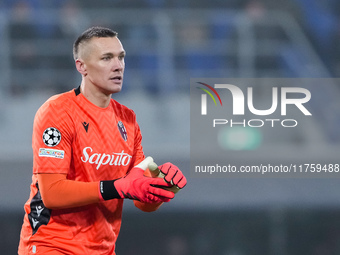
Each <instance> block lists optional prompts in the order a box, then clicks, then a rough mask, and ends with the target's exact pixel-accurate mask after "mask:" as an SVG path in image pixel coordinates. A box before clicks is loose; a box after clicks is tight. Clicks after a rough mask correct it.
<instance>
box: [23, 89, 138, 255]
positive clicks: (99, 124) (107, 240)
mask: <svg viewBox="0 0 340 255" xmlns="http://www.w3.org/2000/svg"><path fill="white" fill-rule="evenodd" d="M32 140H33V143H32V144H33V145H32V147H33V176H32V184H31V193H30V197H29V199H28V201H27V202H26V204H25V207H24V208H25V217H24V223H23V226H22V230H21V235H20V244H19V254H20V255H26V254H92V255H94V254H105V255H107V254H115V252H114V249H115V242H116V239H117V236H118V233H119V230H120V226H121V216H122V206H123V199H113V200H109V201H105V202H100V203H96V204H91V205H87V206H82V207H75V208H69V209H58V210H57V209H55V210H51V209H49V208H46V207H45V205H44V202H43V201H42V199H41V195H40V191H39V183H38V179H37V175H36V174H39V173H59V174H60V173H61V174H67V179H69V180H76V181H83V182H93V181H100V180H112V179H117V178H120V177H122V176H124V175H126V173H127V172H128V171H129V170H130V169H131V168H132V167H133V166H134V165H136V164H137V163H139V162H140V161H141V160H143V159H144V154H143V149H142V145H141V140H142V137H141V133H140V129H139V126H138V124H137V122H136V116H135V113H134V112H133V111H132V110H130V109H128V108H127V107H125V106H123V105H121V104H119V103H118V102H116V101H115V100H113V99H111V102H110V105H109V106H108V107H107V108H100V107H97V106H96V105H94V104H92V103H91V102H89V101H88V100H87V99H86V98H85V97H84V96H83V95H82V94H81V93H80V88H78V89H74V90H72V91H69V92H66V93H63V94H60V95H56V96H54V97H51V98H50V99H49V100H47V101H46V102H45V103H44V104H43V105H42V106H41V107H40V109H39V110H38V112H37V113H36V116H35V119H34V127H33V139H32ZM48 251H51V253H48ZM58 252H59V253H58Z"/></svg>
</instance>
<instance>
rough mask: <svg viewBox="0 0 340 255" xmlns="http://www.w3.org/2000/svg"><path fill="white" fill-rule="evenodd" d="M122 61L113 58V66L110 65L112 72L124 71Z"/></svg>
mask: <svg viewBox="0 0 340 255" xmlns="http://www.w3.org/2000/svg"><path fill="white" fill-rule="evenodd" d="M124 66H125V64H124V60H120V59H119V58H114V61H113V64H112V70H113V71H119V72H121V71H123V70H124Z"/></svg>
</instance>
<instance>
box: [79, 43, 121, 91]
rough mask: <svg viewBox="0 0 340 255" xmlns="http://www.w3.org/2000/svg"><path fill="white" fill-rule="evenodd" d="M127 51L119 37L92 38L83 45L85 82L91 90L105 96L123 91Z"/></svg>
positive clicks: (82, 56) (81, 52) (81, 53)
mask: <svg viewBox="0 0 340 255" xmlns="http://www.w3.org/2000/svg"><path fill="white" fill-rule="evenodd" d="M124 57H125V51H124V48H123V45H122V44H121V42H120V40H119V39H118V38H117V37H101V38H97V37H94V38H92V39H91V40H90V41H89V42H86V43H85V44H84V45H82V48H81V49H80V57H79V59H80V61H82V63H83V67H84V72H83V73H82V74H83V76H84V79H85V82H86V84H87V85H88V86H91V89H93V90H95V91H98V92H100V93H104V94H105V95H109V94H113V93H117V92H119V91H120V90H121V89H122V85H123V74H124V68H125V62H124Z"/></svg>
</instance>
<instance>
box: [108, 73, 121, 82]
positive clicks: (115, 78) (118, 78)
mask: <svg viewBox="0 0 340 255" xmlns="http://www.w3.org/2000/svg"><path fill="white" fill-rule="evenodd" d="M110 80H111V81H115V82H121V81H122V80H123V77H122V76H121V75H117V76H114V77H111V78H110Z"/></svg>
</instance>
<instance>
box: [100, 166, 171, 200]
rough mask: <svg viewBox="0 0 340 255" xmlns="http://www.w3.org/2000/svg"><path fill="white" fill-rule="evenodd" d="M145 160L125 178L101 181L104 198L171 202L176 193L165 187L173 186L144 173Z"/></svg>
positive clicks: (101, 191)
mask: <svg viewBox="0 0 340 255" xmlns="http://www.w3.org/2000/svg"><path fill="white" fill-rule="evenodd" d="M144 161H145V160H144ZM144 161H142V162H141V163H140V164H138V165H137V166H135V167H133V168H132V169H131V170H130V172H129V173H128V174H127V175H126V176H124V177H123V178H120V179H116V180H111V181H101V182H100V193H101V196H102V198H103V199H104V200H109V199H114V198H129V199H133V200H138V201H141V202H144V203H159V202H169V201H170V200H171V199H172V198H174V193H172V192H171V191H167V190H164V189H163V188H164V187H171V185H170V184H169V183H166V182H165V181H164V180H163V179H161V178H151V177H146V176H144V175H143V174H144V170H145V169H146V168H147V164H144V163H145V162H144Z"/></svg>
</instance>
